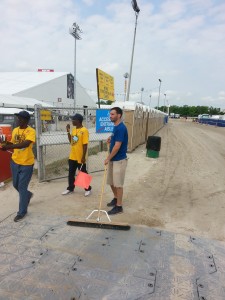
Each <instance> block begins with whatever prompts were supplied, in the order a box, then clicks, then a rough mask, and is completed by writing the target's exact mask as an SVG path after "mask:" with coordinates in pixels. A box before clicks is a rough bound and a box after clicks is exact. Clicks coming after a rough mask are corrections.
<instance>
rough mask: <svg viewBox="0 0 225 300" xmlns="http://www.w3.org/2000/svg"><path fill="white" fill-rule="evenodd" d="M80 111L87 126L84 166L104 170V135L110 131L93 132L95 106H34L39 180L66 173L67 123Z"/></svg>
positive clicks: (61, 175) (91, 171)
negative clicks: (87, 136)
mask: <svg viewBox="0 0 225 300" xmlns="http://www.w3.org/2000/svg"><path fill="white" fill-rule="evenodd" d="M75 113H79V114H81V115H82V116H83V117H84V121H83V126H85V127H86V128H88V130H89V144H88V159H87V168H88V172H89V173H93V172H98V171H102V170H104V159H105V158H106V156H107V145H106V139H107V137H108V136H109V135H110V134H109V133H96V130H95V121H96V108H89V107H88V108H87V107H77V108H76V111H74V109H73V108H71V107H63V108H56V107H54V108H53V107H45V108H44V109H43V107H39V106H35V128H36V132H37V141H36V150H37V153H36V157H37V164H38V178H39V181H40V182H41V181H47V180H53V179H59V178H64V177H67V176H68V158H69V153H70V143H69V140H68V135H67V132H66V125H67V124H70V125H72V121H71V117H72V116H73V115H74V114H75Z"/></svg>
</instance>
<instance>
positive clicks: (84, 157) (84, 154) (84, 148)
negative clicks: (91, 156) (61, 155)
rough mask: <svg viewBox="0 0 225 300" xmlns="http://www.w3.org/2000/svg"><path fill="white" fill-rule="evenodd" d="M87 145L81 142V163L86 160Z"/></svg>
mask: <svg viewBox="0 0 225 300" xmlns="http://www.w3.org/2000/svg"><path fill="white" fill-rule="evenodd" d="M87 146H88V144H83V156H82V158H81V163H82V164H85V162H86V153H87Z"/></svg>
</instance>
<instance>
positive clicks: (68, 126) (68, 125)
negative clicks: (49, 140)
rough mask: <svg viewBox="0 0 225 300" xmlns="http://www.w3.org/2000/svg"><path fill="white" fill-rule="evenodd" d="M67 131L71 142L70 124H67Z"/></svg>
mask: <svg viewBox="0 0 225 300" xmlns="http://www.w3.org/2000/svg"><path fill="white" fill-rule="evenodd" d="M66 131H67V136H68V140H69V142H70V143H71V134H70V124H67V125H66Z"/></svg>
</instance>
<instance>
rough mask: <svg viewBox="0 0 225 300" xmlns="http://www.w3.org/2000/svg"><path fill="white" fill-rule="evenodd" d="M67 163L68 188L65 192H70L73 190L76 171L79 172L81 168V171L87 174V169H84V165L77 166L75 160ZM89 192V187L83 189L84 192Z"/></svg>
mask: <svg viewBox="0 0 225 300" xmlns="http://www.w3.org/2000/svg"><path fill="white" fill-rule="evenodd" d="M68 163H69V176H68V183H69V186H68V187H67V190H69V191H71V192H72V191H73V190H74V188H75V185H74V181H75V174H76V170H77V169H79V170H80V167H81V166H82V168H81V171H82V172H84V173H87V169H86V164H83V165H82V164H79V163H78V161H77V160H72V159H69V160H68ZM90 190H91V186H89V187H88V189H85V191H90Z"/></svg>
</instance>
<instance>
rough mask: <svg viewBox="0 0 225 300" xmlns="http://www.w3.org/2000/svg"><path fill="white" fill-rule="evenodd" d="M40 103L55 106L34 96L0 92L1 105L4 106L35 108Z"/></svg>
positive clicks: (45, 105) (44, 105)
mask: <svg viewBox="0 0 225 300" xmlns="http://www.w3.org/2000/svg"><path fill="white" fill-rule="evenodd" d="M35 104H38V105H41V106H43V107H53V105H50V104H49V103H46V102H43V101H39V100H36V99H33V98H25V97H17V96H12V95H1V94H0V106H2V107H4V106H5V107H7V106H10V107H17V108H26V107H27V108H34V105H35Z"/></svg>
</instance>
